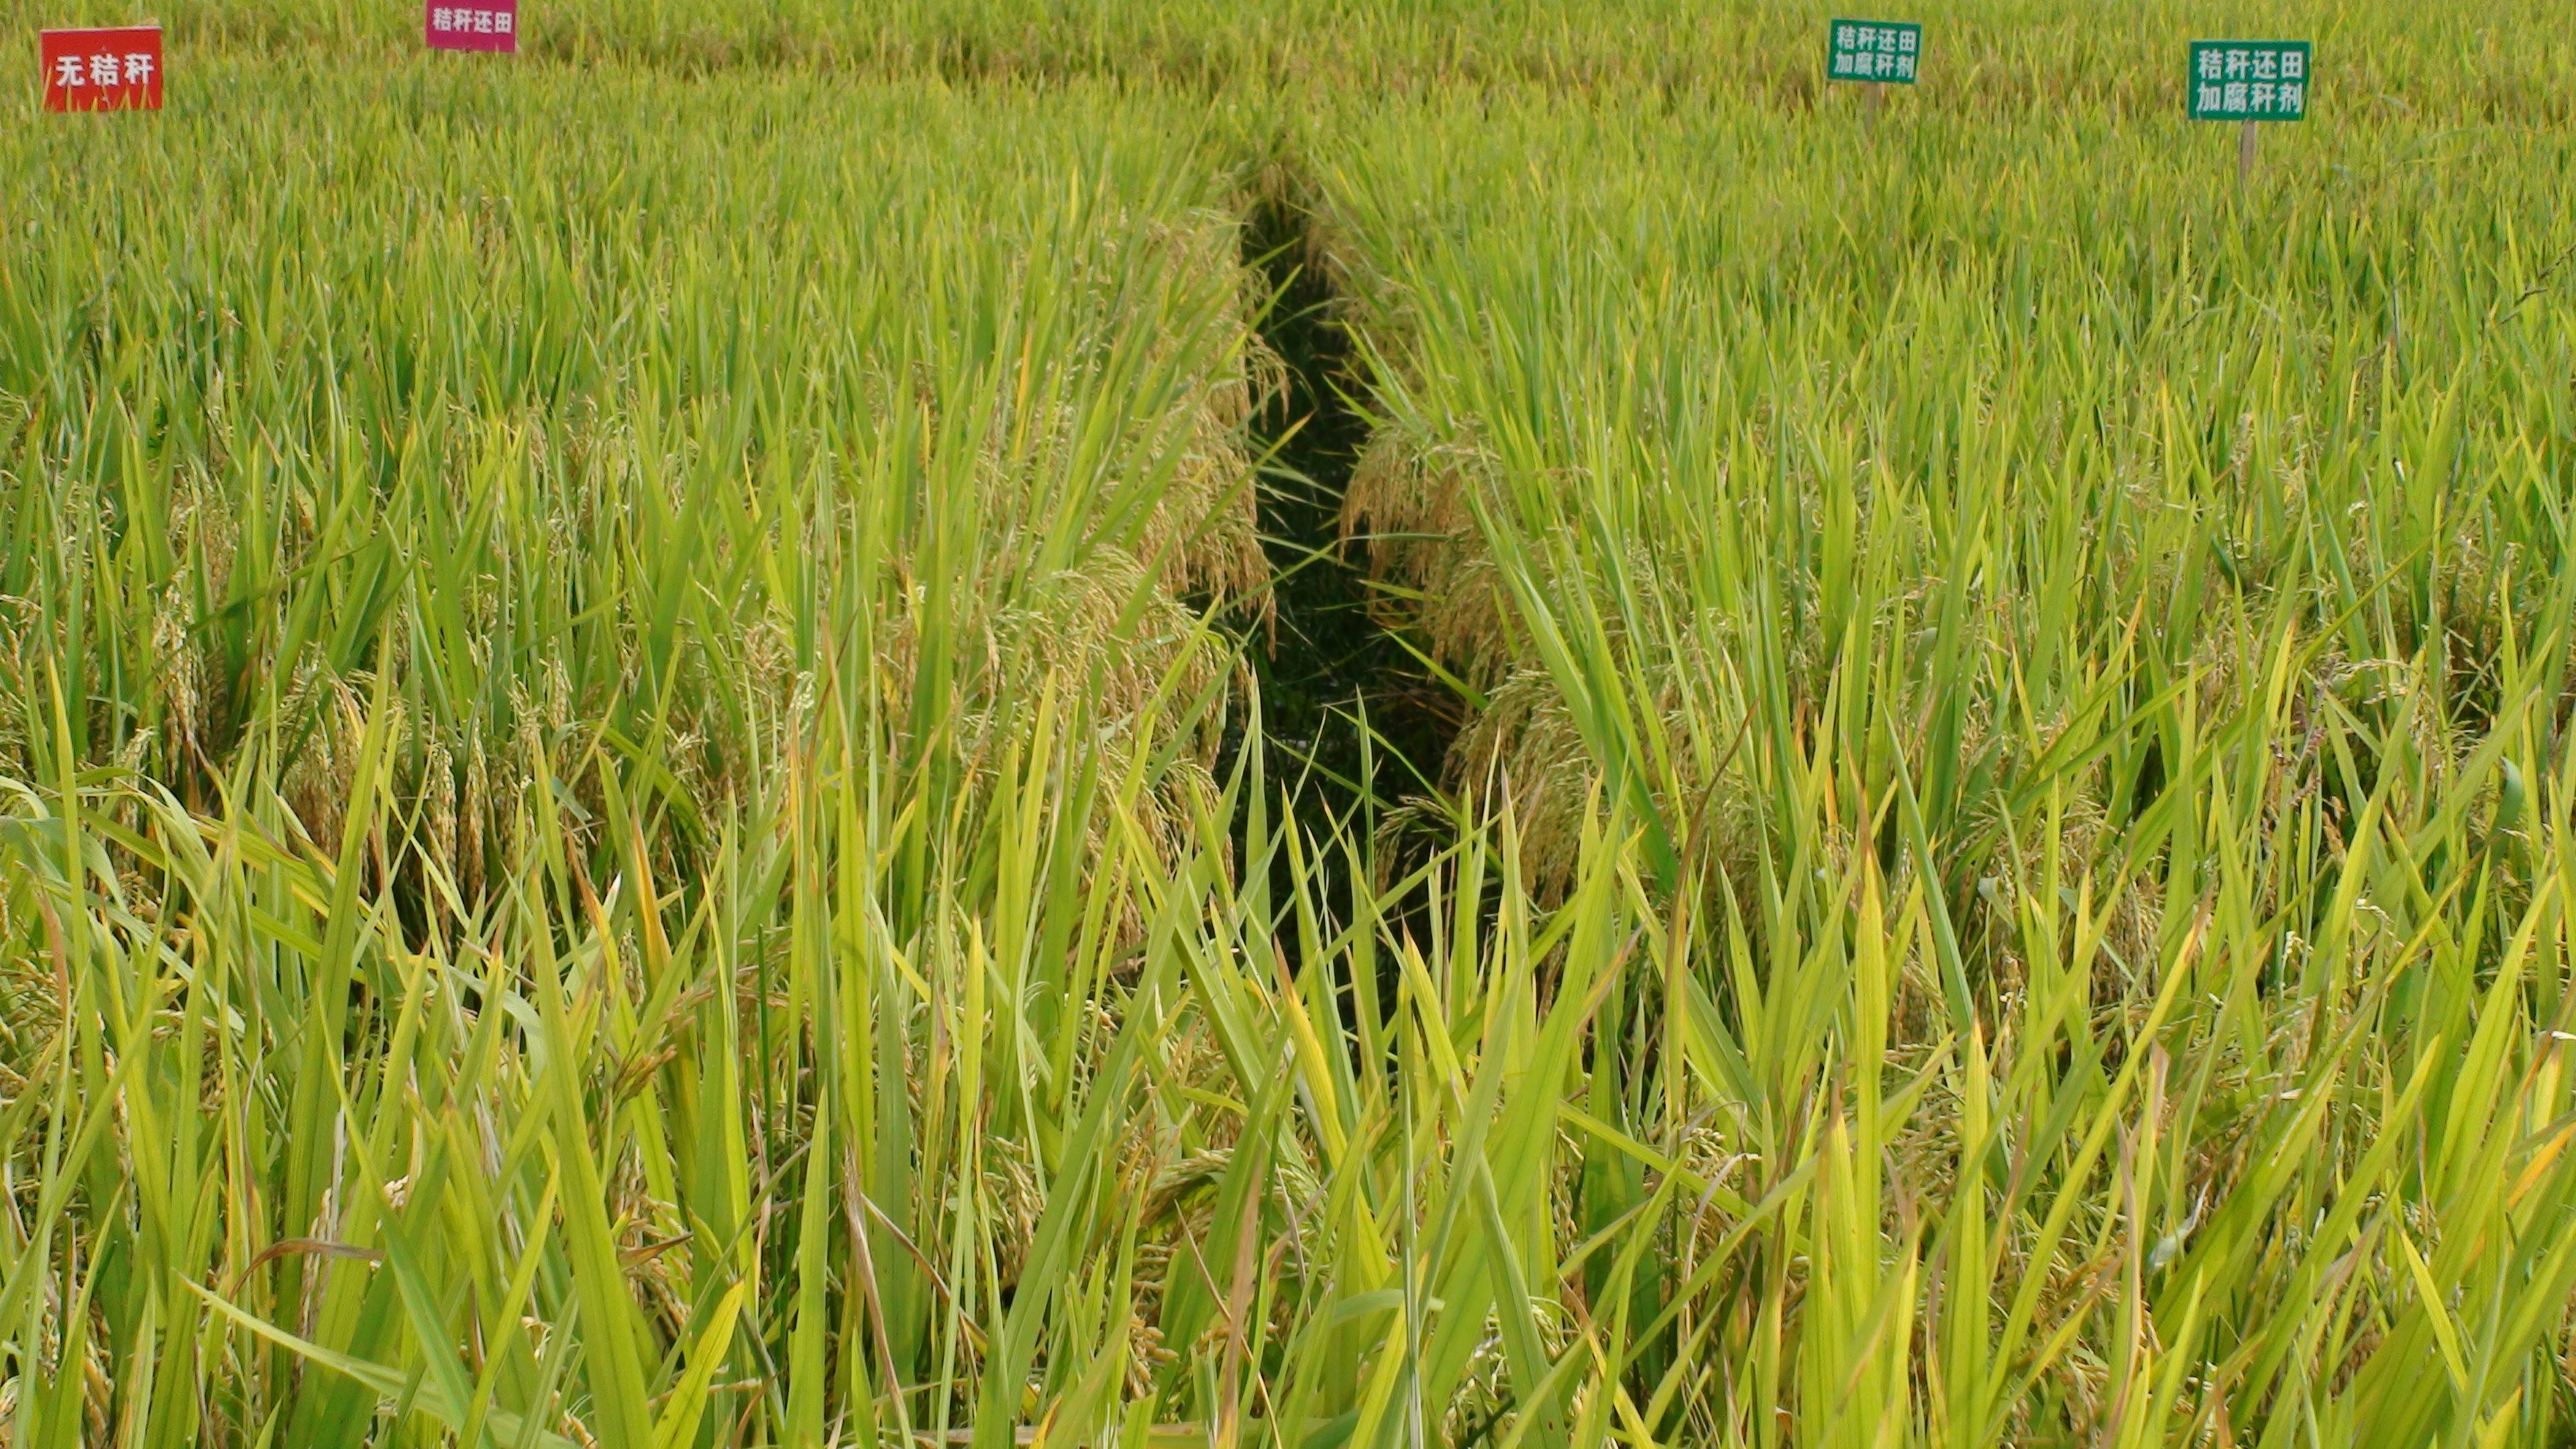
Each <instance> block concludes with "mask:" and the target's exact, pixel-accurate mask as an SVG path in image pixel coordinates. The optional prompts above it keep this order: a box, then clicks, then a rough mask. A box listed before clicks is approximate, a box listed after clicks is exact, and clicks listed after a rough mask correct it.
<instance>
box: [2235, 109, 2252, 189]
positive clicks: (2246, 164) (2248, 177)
mask: <svg viewBox="0 0 2576 1449" xmlns="http://www.w3.org/2000/svg"><path fill="white" fill-rule="evenodd" d="M2253 181H2254V123H2253V122H2252V121H2247V122H2246V123H2245V130H2244V133H2243V134H2242V135H2241V136H2239V137H2238V138H2237V142H2236V186H2237V189H2238V190H2240V191H2241V190H2243V189H2244V188H2246V187H2247V186H2250V185H2252V184H2253Z"/></svg>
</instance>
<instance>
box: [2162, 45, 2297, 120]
mask: <svg viewBox="0 0 2576 1449" xmlns="http://www.w3.org/2000/svg"><path fill="white" fill-rule="evenodd" d="M2309 59H2310V53H2309V49H2308V42H2306V41H2304V40H2195V41H2193V42H2192V43H2191V78H2190V93H2191V118H2192V119H2193V120H2195V121H2304V120H2306V119H2307V118H2308V84H2309V81H2310V79H2311V78H2312V77H2313V76H2314V75H2315V74H2316V68H2315V67H2314V66H2313V65H2311V64H2309Z"/></svg>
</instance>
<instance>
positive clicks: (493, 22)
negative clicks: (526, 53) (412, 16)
mask: <svg viewBox="0 0 2576 1449" xmlns="http://www.w3.org/2000/svg"><path fill="white" fill-rule="evenodd" d="M429 48H430V49H432V50H517V49H518V48H519V0H466V3H461V4H440V3H438V0H431V3H430V6H429Z"/></svg>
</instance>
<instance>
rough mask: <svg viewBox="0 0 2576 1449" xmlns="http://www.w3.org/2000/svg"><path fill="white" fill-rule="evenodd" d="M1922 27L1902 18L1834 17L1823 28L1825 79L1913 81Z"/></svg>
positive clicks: (1907, 83)
mask: <svg viewBox="0 0 2576 1449" xmlns="http://www.w3.org/2000/svg"><path fill="white" fill-rule="evenodd" d="M1922 58H1923V27H1922V26H1920V25H1916V24H1913V23H1911V22H1909V21H1902V20H1837V21H1835V22H1834V23H1833V24H1832V25H1831V26H1829V27H1827V29H1826V31H1825V79H1827V80H1838V81H1879V82H1884V83H1887V84H1892V85H1900V86H1910V85H1912V84H1914V71H1915V67H1916V66H1917V65H1919V64H1921V62H1922Z"/></svg>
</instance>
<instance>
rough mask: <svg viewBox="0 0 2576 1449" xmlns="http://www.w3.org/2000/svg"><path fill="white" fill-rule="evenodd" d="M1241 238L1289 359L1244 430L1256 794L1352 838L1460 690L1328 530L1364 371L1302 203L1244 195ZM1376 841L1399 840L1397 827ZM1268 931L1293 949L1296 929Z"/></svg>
mask: <svg viewBox="0 0 2576 1449" xmlns="http://www.w3.org/2000/svg"><path fill="white" fill-rule="evenodd" d="M1243 247H1244V260H1245V263H1246V265H1247V266H1252V267H1256V268H1258V270H1259V271H1260V272H1261V274H1262V275H1263V276H1265V277H1266V278H1267V279H1268V281H1269V284H1270V289H1271V291H1272V293H1273V294H1274V297H1275V300H1274V301H1273V302H1272V304H1271V307H1270V311H1269V314H1268V317H1267V318H1266V320H1265V321H1264V322H1263V324H1262V337H1263V340H1264V341H1265V342H1266V343H1267V344H1268V345H1269V347H1270V349H1271V351H1272V352H1274V353H1276V354H1277V355H1278V357H1279V358H1280V360H1281V361H1282V362H1284V363H1285V364H1286V365H1287V369H1288V380H1287V391H1286V395H1285V396H1284V397H1282V398H1280V399H1278V400H1276V401H1274V402H1273V403H1272V405H1271V406H1270V407H1268V408H1266V409H1264V410H1263V412H1262V414H1261V416H1259V417H1258V418H1256V419H1255V420H1254V424H1253V428H1254V438H1253V443H1254V445H1255V447H1256V448H1258V449H1260V450H1261V451H1263V452H1264V453H1266V454H1267V455H1268V456H1269V463H1268V466H1267V467H1266V468H1265V469H1264V471H1263V477H1262V482H1261V534H1262V546H1263V548H1264V549H1265V550H1267V552H1268V554H1269V558H1270V567H1271V571H1272V575H1273V579H1274V583H1273V593H1272V599H1273V603H1274V606H1275V608H1276V622H1275V625H1274V627H1273V630H1272V633H1271V635H1270V637H1268V638H1266V639H1264V640H1262V641H1260V646H1261V647H1256V648H1255V649H1254V650H1253V651H1252V652H1253V657H1254V661H1255V665H1254V667H1255V669H1256V670H1257V671H1258V674H1259V678H1260V681H1261V699H1262V710H1263V725H1264V728H1265V732H1266V735H1267V738H1268V745H1269V749H1268V752H1267V756H1266V759H1267V769H1268V770H1269V772H1270V780H1271V791H1272V800H1271V802H1270V803H1271V804H1272V805H1273V806H1275V805H1276V803H1277V792H1278V791H1279V790H1280V789H1281V788H1282V787H1283V786H1286V785H1294V786H1295V787H1296V795H1295V798H1294V801H1293V804H1292V809H1293V813H1294V819H1295V822H1296V824H1297V825H1298V826H1299V827H1300V828H1302V829H1303V831H1304V832H1305V835H1306V837H1307V839H1308V840H1309V841H1311V842H1314V843H1315V844H1316V845H1318V846H1325V845H1327V843H1328V842H1331V841H1332V840H1333V838H1334V833H1335V830H1336V828H1337V827H1339V828H1341V829H1346V830H1348V831H1350V832H1351V833H1352V834H1353V835H1354V836H1355V837H1358V838H1360V839H1361V840H1362V841H1363V842H1364V843H1365V842H1366V841H1368V840H1369V839H1370V838H1372V837H1373V836H1377V835H1378V834H1379V826H1380V824H1381V822H1382V821H1383V820H1384V818H1385V816H1386V813H1387V811H1388V810H1390V809H1391V808H1393V807H1396V806H1398V805H1400V804H1401V803H1402V802H1403V801H1404V800H1405V799H1406V798H1407V797H1409V796H1418V795H1422V794H1424V793H1427V792H1428V790H1429V789H1430V788H1432V787H1433V786H1436V785H1437V784H1438V782H1439V779H1440V766H1441V761H1442V760H1443V759H1445V758H1446V757H1447V755H1448V752H1449V742H1450V740H1451V739H1453V738H1454V737H1455V736H1456V734H1457V731H1458V726H1459V723H1460V719H1459V712H1460V704H1459V701H1458V700H1457V697H1456V696H1455V694H1454V693H1452V692H1451V691H1450V690H1448V689H1447V688H1446V687H1444V686H1443V685H1441V684H1440V683H1439V681H1437V680H1435V679H1433V678H1431V677H1430V676H1429V675H1428V674H1427V673H1426V672H1425V671H1424V670H1423V669H1422V667H1421V665H1420V663H1419V661H1417V660H1416V659H1415V658H1414V656H1413V655H1412V653H1411V652H1410V651H1408V650H1407V649H1406V648H1405V647H1404V645H1403V643H1402V642H1401V641H1399V640H1398V639H1397V638H1396V636H1395V635H1394V633H1393V632H1391V626H1390V625H1389V624H1388V622H1387V621H1386V620H1385V618H1384V617H1383V616H1382V613H1381V612H1380V611H1373V610H1372V609H1371V607H1370V599H1371V591H1370V586H1369V578H1368V571H1367V566H1366V561H1365V559H1366V555H1365V550H1364V546H1363V545H1362V544H1361V542H1360V541H1358V540H1351V541H1348V542H1347V543H1346V542H1345V541H1344V540H1343V538H1342V536H1341V516H1342V496H1343V493H1344V491H1345V490H1346V489H1347V488H1348V487H1349V484H1350V479H1351V471H1352V469H1353V468H1354V467H1355V466H1356V465H1357V463H1358V461H1359V456H1360V450H1361V449H1362V448H1363V447H1364V446H1365V445H1366V444H1367V442H1368V422H1367V419H1366V418H1364V417H1363V416H1362V415H1361V414H1360V412H1359V411H1358V410H1357V409H1356V408H1355V407H1354V406H1353V405H1352V403H1351V398H1352V397H1353V396H1354V395H1356V394H1357V392H1358V390H1359V389H1360V388H1361V387H1362V386H1363V385H1364V379H1362V378H1361V377H1360V376H1359V374H1358V371H1357V369H1356V367H1355V366H1354V364H1353V360H1352V358H1351V348H1350V339H1349V337H1348V335H1347V334H1346V333H1345V332H1344V330H1343V326H1342V322H1341V319H1340V317H1339V315H1338V312H1339V307H1338V300H1339V299H1338V298H1336V296H1335V295H1334V292H1333V287H1332V282H1331V278H1330V276H1329V273H1328V270H1327V269H1326V268H1325V267H1324V266H1323V265H1322V264H1321V263H1320V261H1318V260H1317V259H1316V253H1315V249H1313V248H1310V247H1309V246H1308V245H1307V238H1306V216H1305V213H1304V212H1303V211H1301V210H1300V209H1299V208H1298V207H1297V204H1296V203H1295V201H1294V200H1293V199H1290V198H1286V197H1281V196H1279V195H1278V194H1277V192H1276V191H1272V192H1270V193H1269V194H1267V195H1265V196H1264V197H1263V198H1262V199H1261V200H1259V201H1257V202H1256V203H1255V204H1254V205H1253V206H1252V208H1251V212H1250V215H1249V217H1248V218H1247V225H1246V226H1245V228H1244V237H1243ZM1363 721H1365V729H1366V731H1367V736H1368V738H1367V739H1366V740H1363V737H1362V730H1363ZM1378 843H1379V845H1380V846H1382V847H1387V848H1393V849H1396V850H1397V851H1398V853H1399V854H1402V853H1403V850H1402V842H1400V841H1388V840H1384V839H1379V841H1378ZM1389 863H1390V864H1391V863H1392V862H1389ZM1407 864H1408V865H1409V864H1411V862H1407ZM1318 865H1319V867H1320V870H1319V876H1318V879H1319V882H1320V883H1321V884H1322V886H1323V887H1324V891H1323V904H1325V905H1326V907H1327V908H1328V909H1329V910H1330V911H1331V912H1332V914H1333V916H1334V917H1335V918H1336V919H1337V920H1346V919H1347V918H1348V917H1347V912H1348V909H1349V902H1350V894H1349V887H1350V885H1351V884H1352V883H1351V882H1350V881H1349V880H1348V879H1347V871H1348V865H1347V862H1346V860H1345V859H1344V857H1343V855H1342V853H1341V851H1340V850H1339V849H1338V848H1331V849H1328V850H1326V852H1325V855H1324V859H1323V860H1321V861H1319V862H1318ZM1288 869H1289V868H1288V864H1287V861H1286V860H1285V858H1284V853H1283V855H1282V857H1281V858H1278V859H1275V860H1274V861H1273V863H1272V869H1271V880H1272V886H1273V891H1274V893H1273V904H1274V907H1278V906H1280V905H1282V904H1284V902H1285V899H1286V898H1285V895H1284V891H1285V889H1286V887H1287V886H1288V884H1289V879H1288ZM1397 873H1399V874H1400V872H1397ZM1381 874H1382V875H1384V874H1389V872H1387V871H1386V870H1385V869H1384V866H1383V865H1382V866H1381ZM1361 884H1363V885H1366V884H1367V883H1366V882H1363V883H1361ZM1281 943H1282V945H1283V946H1284V947H1286V949H1287V950H1288V951H1289V953H1290V959H1291V961H1292V963H1293V962H1294V960H1295V956H1296V952H1297V945H1296V942H1295V938H1294V931H1293V930H1290V931H1287V932H1284V933H1283V934H1282V936H1281Z"/></svg>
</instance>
